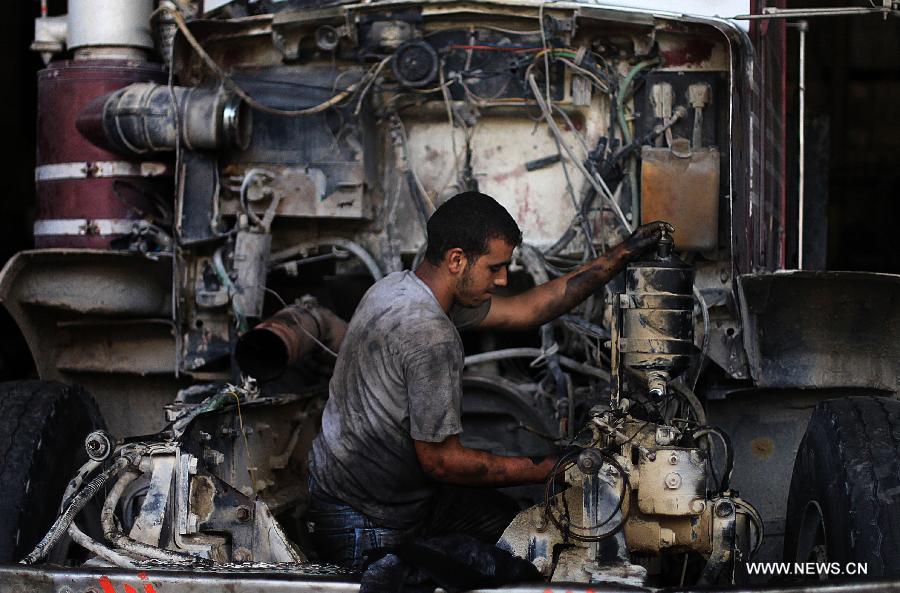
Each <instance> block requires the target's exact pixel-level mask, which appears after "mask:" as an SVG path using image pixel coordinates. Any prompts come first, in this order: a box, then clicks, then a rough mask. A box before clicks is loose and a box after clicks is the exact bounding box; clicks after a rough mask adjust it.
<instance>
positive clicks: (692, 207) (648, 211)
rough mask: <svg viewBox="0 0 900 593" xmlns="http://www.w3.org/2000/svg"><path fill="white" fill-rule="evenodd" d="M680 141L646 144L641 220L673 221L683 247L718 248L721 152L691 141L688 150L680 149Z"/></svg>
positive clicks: (678, 239)
mask: <svg viewBox="0 0 900 593" xmlns="http://www.w3.org/2000/svg"><path fill="white" fill-rule="evenodd" d="M678 142H679V141H678V140H676V141H675V144H673V146H672V148H651V147H649V146H645V147H644V148H643V149H642V150H641V159H642V163H641V220H644V221H652V220H665V221H667V222H670V223H672V225H674V226H675V233H674V236H675V242H676V244H677V245H678V248H679V249H681V250H688V251H691V250H706V249H715V248H716V245H717V242H718V236H719V235H718V228H719V151H718V150H716V149H715V148H702V149H697V148H694V149H691V147H690V145H689V144H688V145H687V146H686V152H680V151H679V150H678V149H677V144H678ZM684 142H687V140H685V141H684ZM683 148H684V147H683Z"/></svg>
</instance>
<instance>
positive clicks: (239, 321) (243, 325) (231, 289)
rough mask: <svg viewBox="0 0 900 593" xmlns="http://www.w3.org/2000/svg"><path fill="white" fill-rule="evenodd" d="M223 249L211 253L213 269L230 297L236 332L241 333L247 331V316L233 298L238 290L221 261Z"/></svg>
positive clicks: (223, 262)
mask: <svg viewBox="0 0 900 593" xmlns="http://www.w3.org/2000/svg"><path fill="white" fill-rule="evenodd" d="M223 249H224V247H219V248H218V249H216V251H215V253H213V258H212V260H213V268H214V269H215V271H216V276H218V277H219V281H220V282H221V283H222V284H223V285H224V286H225V289H226V290H227V291H228V294H229V295H230V296H231V309H232V311H233V312H234V320H235V324H236V325H237V329H238V331H239V332H241V333H243V332H245V331H247V316H246V315H244V310H243V308H242V307H241V304H240V302H238V299H236V298H234V297H235V296H236V295H237V294H238V290H237V287H236V286H235V285H234V282H233V281H232V280H231V276H229V275H228V270H226V269H225V261H224V260H223V259H222V250H223Z"/></svg>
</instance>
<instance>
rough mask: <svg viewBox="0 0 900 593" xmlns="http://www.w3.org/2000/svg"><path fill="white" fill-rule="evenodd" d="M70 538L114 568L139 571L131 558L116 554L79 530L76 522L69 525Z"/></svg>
mask: <svg viewBox="0 0 900 593" xmlns="http://www.w3.org/2000/svg"><path fill="white" fill-rule="evenodd" d="M69 537H71V538H72V541H74V542H75V543H76V544H78V545H79V546H81V547H82V548H84V549H85V550H87V551H89V552H92V553H93V554H94V555H95V556H97V557H98V558H101V559H103V560H106V561H107V562H109V563H110V564H112V565H113V566H117V567H119V568H130V569H134V570H137V565H136V564H135V563H134V562H133V561H132V559H131V558H129V557H128V556H125V555H124V554H120V553H119V552H116V551H115V550H112V549H110V548H108V547H107V546H104V545H103V544H101V543H100V542H98V541H96V540H94V538H92V537H91V536H89V535H88V534H86V533H85V532H83V531H82V530H81V529H79V528H78V525H76V524H75V522H74V521H73V522H72V524H71V525H69Z"/></svg>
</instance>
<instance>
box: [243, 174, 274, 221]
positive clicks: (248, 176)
mask: <svg viewBox="0 0 900 593" xmlns="http://www.w3.org/2000/svg"><path fill="white" fill-rule="evenodd" d="M274 176H275V175H274V174H273V173H272V172H271V171H267V170H266V169H260V168H258V167H253V168H251V169H247V170H246V171H244V179H243V180H242V181H241V190H240V194H239V196H240V198H239V200H238V202H239V203H240V205H241V210H243V211H244V214H246V215H247V218H249V219H250V220H251V221H252V222H253V224H255V225H256V226H258V227H261V228H264V226H263V221H262V220H260V218H259V217H258V216H257V215H256V213H255V212H253V210H252V209H251V208H250V204H249V203H248V199H247V190H248V189H250V184H251V183H253V179H254V178H256V177H262V178H265V179H272V178H274Z"/></svg>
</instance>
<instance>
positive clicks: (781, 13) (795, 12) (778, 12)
mask: <svg viewBox="0 0 900 593" xmlns="http://www.w3.org/2000/svg"><path fill="white" fill-rule="evenodd" d="M893 12H894V11H893V10H891V9H890V8H887V7H884V8H882V7H862V8H859V7H852V6H848V7H842V8H774V7H771V8H766V11H765V13H763V14H739V15H737V16H733V17H731V18H732V19H734V20H737V21H749V20H762V19H795V18H809V17H818V16H845V15H850V14H883V15H885V16H887V15H889V14H892V13H893Z"/></svg>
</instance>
